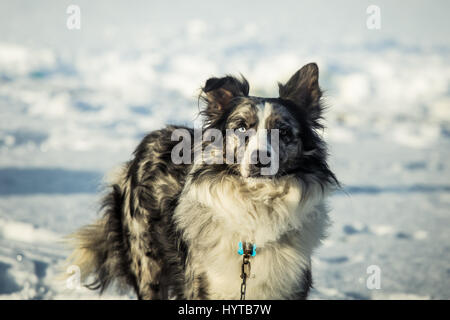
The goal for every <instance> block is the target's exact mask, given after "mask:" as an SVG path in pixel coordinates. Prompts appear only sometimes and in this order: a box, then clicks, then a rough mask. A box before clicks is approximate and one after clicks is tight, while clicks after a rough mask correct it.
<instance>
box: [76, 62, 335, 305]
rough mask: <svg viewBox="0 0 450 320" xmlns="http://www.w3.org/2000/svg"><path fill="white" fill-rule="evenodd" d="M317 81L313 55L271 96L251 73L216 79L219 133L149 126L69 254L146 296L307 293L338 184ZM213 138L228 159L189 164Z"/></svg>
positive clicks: (92, 273)
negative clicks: (253, 92) (259, 91)
mask: <svg viewBox="0 0 450 320" xmlns="http://www.w3.org/2000/svg"><path fill="white" fill-rule="evenodd" d="M318 80H319V70H318V67H317V65H316V64H315V63H310V64H307V65H305V66H303V67H302V68H301V69H300V70H298V71H297V72H296V73H295V74H294V75H293V76H292V77H291V78H290V79H289V80H288V81H287V83H285V84H281V83H279V84H278V86H279V97H277V98H263V97H254V96H250V95H249V84H248V82H247V80H246V79H245V78H244V77H243V76H242V75H241V78H237V77H233V76H225V77H222V78H210V79H208V80H207V81H206V83H205V85H204V86H203V87H202V90H201V94H200V98H201V101H202V102H203V103H204V105H205V106H204V108H203V110H201V112H200V113H201V115H202V117H203V120H204V121H203V127H202V128H201V129H200V133H203V134H205V133H207V132H213V134H212V136H215V138H214V139H212V138H210V139H208V138H206V139H202V140H201V142H200V143H195V142H194V143H192V140H191V141H189V140H190V139H194V138H195V136H196V131H195V130H194V129H193V128H188V127H183V126H167V127H165V128H163V129H161V130H157V131H153V132H151V133H150V134H148V135H147V136H146V137H145V138H144V139H143V140H142V142H141V143H140V144H139V145H138V147H137V149H136V150H135V152H134V154H133V158H132V160H130V161H129V162H127V163H125V164H124V165H123V166H122V167H121V168H120V170H119V171H118V173H117V174H116V175H115V176H114V178H113V179H112V181H111V184H110V186H109V187H110V190H109V192H108V193H107V195H106V196H105V198H104V200H103V206H102V209H101V213H102V217H101V218H100V219H99V220H98V221H96V222H95V223H93V224H92V225H88V226H85V227H83V228H81V229H80V230H79V231H77V232H76V233H75V234H74V235H73V239H74V240H75V249H74V252H73V254H72V255H71V258H70V261H71V263H72V264H75V265H77V266H79V267H80V269H81V276H82V279H83V281H87V280H91V281H90V282H89V283H87V284H86V286H87V287H88V288H91V289H99V290H100V292H103V291H104V290H105V289H106V288H107V287H109V286H110V285H111V284H113V283H114V284H118V285H119V286H120V287H124V288H132V289H134V291H135V292H136V295H137V297H138V298H139V299H243V298H246V299H306V298H307V296H308V293H309V290H310V288H311V286H312V276H311V255H312V253H313V250H314V249H315V248H316V247H317V246H318V245H319V244H320V242H321V240H322V239H323V238H324V237H325V234H326V229H327V226H328V225H329V218H328V211H329V210H328V209H327V205H326V198H327V197H328V196H329V195H330V194H331V193H332V192H333V191H334V190H336V188H337V187H339V182H338V180H337V178H336V176H335V175H334V173H333V172H332V171H331V170H330V168H329V166H328V164H327V148H326V144H325V142H324V141H323V139H322V137H321V134H320V132H321V130H322V129H323V128H324V127H323V124H322V119H323V118H322V114H323V110H324V106H323V103H322V91H321V89H320V87H319V81H318ZM250 131H253V134H252V135H250V134H247V133H248V132H250ZM228 132H231V133H228ZM270 132H276V133H277V134H276V138H277V139H276V140H277V141H275V142H274V141H272V139H270V134H269V133H270ZM218 133H221V134H222V138H220V139H219V138H217V136H216V134H218ZM242 135H243V136H245V137H244V139H241V138H242V137H241V136H242ZM181 136H183V137H184V138H185V139H184V140H186V141H187V143H186V145H187V149H186V148H185V149H183V150H181V149H182V148H181V145H180V143H181V142H180V139H179V138H180V137H181ZM174 137H175V138H174ZM194 140H195V139H194ZM219 140H221V142H222V143H221V144H220V143H216V142H219ZM186 141H185V142H186ZM237 141H240V142H242V143H241V144H239V143H237ZM207 147H210V151H211V150H212V151H213V152H212V153H211V154H214V155H215V157H214V158H215V160H219V161H216V162H211V161H209V163H207V162H208V161H205V158H206V159H207V160H208V158H209V160H211V157H208V156H204V157H203V158H202V157H200V160H198V159H197V160H195V159H194V161H191V163H186V162H188V161H184V162H183V161H179V160H180V159H179V158H181V159H187V160H189V159H192V156H193V155H194V154H195V153H196V151H198V150H199V149H202V150H203V149H205V148H207ZM180 150H181V151H180ZM216 151H224V152H222V154H220V153H221V152H216ZM225 151H226V152H225ZM262 151H264V152H262ZM239 152H240V161H236V158H237V153H239ZM207 154H208V153H207ZM217 154H219V156H217ZM262 154H265V155H266V157H265V159H263V158H264V157H262V156H261V155H262ZM174 156H175V157H174ZM176 156H178V158H177V157H176ZM175 158H177V159H175ZM194 158H195V157H194ZM174 159H175V160H176V161H174ZM230 159H232V160H234V161H229V160H230ZM213 160H214V159H213ZM220 160H222V161H220ZM263 160H265V161H263ZM264 162H265V163H264ZM275 162H276V165H274V166H273V167H274V168H275V169H274V170H272V169H273V168H270V167H271V166H272V164H273V163H275ZM264 169H266V172H265V173H264V174H263V173H262V172H263V170H264ZM249 250H250V251H249ZM238 251H239V253H238ZM244 251H245V252H244ZM250 267H251V268H250Z"/></svg>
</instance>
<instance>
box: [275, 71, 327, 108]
mask: <svg viewBox="0 0 450 320" xmlns="http://www.w3.org/2000/svg"><path fill="white" fill-rule="evenodd" d="M278 87H279V94H280V98H281V99H285V100H289V101H292V102H294V103H295V104H296V105H299V106H305V107H309V108H312V107H318V106H319V100H320V97H321V96H322V91H321V90H320V87H319V68H318V67H317V64H315V63H309V64H307V65H305V66H303V67H302V68H301V69H300V70H298V71H297V72H296V73H295V74H294V75H293V76H292V77H291V78H290V79H289V81H288V82H287V83H286V84H284V85H283V84H281V83H278ZM310 110H311V109H310Z"/></svg>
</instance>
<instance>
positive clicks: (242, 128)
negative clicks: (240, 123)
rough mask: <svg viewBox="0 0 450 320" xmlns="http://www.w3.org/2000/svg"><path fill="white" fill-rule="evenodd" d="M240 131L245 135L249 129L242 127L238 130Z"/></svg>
mask: <svg viewBox="0 0 450 320" xmlns="http://www.w3.org/2000/svg"><path fill="white" fill-rule="evenodd" d="M238 131H239V132H241V133H244V132H246V131H247V128H246V127H240V128H239V129H238Z"/></svg>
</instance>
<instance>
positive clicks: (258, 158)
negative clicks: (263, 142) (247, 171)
mask: <svg viewBox="0 0 450 320" xmlns="http://www.w3.org/2000/svg"><path fill="white" fill-rule="evenodd" d="M251 159H252V164H253V165H254V166H255V167H256V168H265V167H270V161H271V153H270V151H269V150H267V151H262V150H255V151H253V152H252V155H251Z"/></svg>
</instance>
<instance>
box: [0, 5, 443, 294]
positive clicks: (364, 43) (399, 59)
mask: <svg viewBox="0 0 450 320" xmlns="http://www.w3.org/2000/svg"><path fill="white" fill-rule="evenodd" d="M378 2H379V3H380V7H381V15H382V28H381V30H377V31H372V30H367V29H366V24H365V19H366V10H365V9H366V6H365V4H362V3H361V2H360V1H353V0H349V1H344V2H341V4H340V5H337V4H330V3H325V2H322V1H317V2H310V3H303V2H301V3H300V2H297V1H295V2H293V1H292V2H287V3H286V4H285V5H284V6H283V7H280V5H279V4H275V3H271V2H264V1H263V2H258V4H257V5H255V4H249V3H238V2H233V1H229V2H227V4H226V5H224V4H222V3H216V4H212V3H207V2H200V1H194V2H190V3H189V5H187V4H186V3H185V2H175V3H172V6H170V5H168V4H162V3H161V4H158V5H150V4H148V3H147V2H144V1H136V3H135V5H134V6H133V7H131V6H129V5H128V3H127V2H125V1H118V2H115V3H114V4H112V3H110V2H103V1H96V2H95V3H92V2H88V1H78V5H79V6H80V8H81V13H82V22H81V30H78V31H69V30H67V28H66V24H65V19H66V17H67V14H66V10H65V9H66V7H67V6H68V5H69V4H70V3H68V2H67V3H65V2H64V1H62V2H61V3H58V5H55V4H54V3H53V2H51V1H41V2H40V3H39V5H37V4H34V3H33V1H23V2H22V1H17V2H1V3H0V30H3V31H2V32H1V33H0V299H79V298H84V299H97V298H99V296H98V293H97V292H92V291H89V290H87V289H85V288H75V289H73V288H72V289H70V288H68V286H67V283H66V282H65V281H63V280H61V279H59V278H58V277H57V275H58V274H60V273H61V272H64V271H65V270H64V269H63V267H62V266H63V262H64V260H65V258H66V257H67V255H68V250H67V249H66V248H65V247H64V246H63V243H62V240H63V238H64V236H65V235H67V234H69V233H70V232H73V231H74V230H76V228H78V227H80V226H82V225H84V224H86V223H89V222H91V221H93V219H95V218H96V217H97V209H98V206H99V204H98V202H99V200H100V198H101V190H102V186H103V185H104V182H103V181H104V179H103V178H102V177H103V175H104V174H106V173H107V172H108V171H110V170H111V169H113V168H115V167H116V166H117V165H119V164H120V163H121V162H123V161H126V160H127V159H129V158H130V155H131V153H132V151H133V148H134V147H135V146H136V145H137V143H138V142H139V141H140V139H141V138H142V137H143V136H144V135H145V133H147V132H149V131H151V130H154V129H158V128H160V127H162V126H163V125H164V124H165V123H172V124H173V123H178V124H192V123H194V124H195V125H196V126H198V125H199V118H198V117H197V112H198V104H197V95H198V93H199V88H200V87H201V86H202V85H203V84H204V81H205V80H206V79H207V78H208V77H210V76H218V75H223V74H236V75H239V73H242V74H243V75H244V76H245V77H246V78H247V79H248V80H249V82H250V86H251V89H250V90H251V94H253V95H263V96H273V95H276V93H277V92H276V90H277V85H276V84H277V82H278V81H286V80H287V79H288V77H289V76H290V75H291V74H293V73H294V72H295V71H296V70H297V69H298V68H299V67H301V66H302V65H303V64H305V63H308V62H311V61H315V62H317V63H318V65H319V68H320V72H321V76H320V82H321V85H322V87H323V88H324V89H325V101H326V104H327V106H328V110H327V113H326V119H327V123H326V124H327V129H326V130H325V132H324V137H325V139H326V140H327V141H328V142H329V145H330V154H331V159H330V163H331V167H332V169H333V170H334V171H335V172H336V174H337V176H338V178H339V179H340V180H341V182H342V183H343V186H344V188H343V191H342V192H338V193H337V194H335V195H334V196H333V197H332V198H331V199H330V208H331V209H332V211H331V218H332V220H333V225H332V227H331V228H330V230H329V237H328V238H327V239H326V240H325V241H324V244H323V246H322V247H321V248H320V249H318V250H317V252H316V254H315V255H314V260H313V278H314V286H315V289H314V290H313V292H312V294H311V299H450V280H449V275H450V245H449V243H450V241H449V235H450V232H449V231H450V230H449V226H450V216H449V209H448V208H449V205H450V183H449V181H450V180H449V178H450V166H449V161H448V159H449V156H450V152H449V150H450V148H449V147H450V90H449V88H450V64H449V61H450V60H449V58H450V43H449V41H448V31H449V29H450V22H449V20H448V19H447V17H446V16H445V14H446V12H448V9H450V8H449V4H448V3H447V2H446V1H438V2H436V4H435V5H434V6H427V5H426V4H425V3H422V2H419V1H410V2H408V3H407V6H408V10H407V11H405V10H404V9H405V8H404V5H406V4H403V5H402V4H399V3H395V4H393V3H392V2H389V1H378ZM233 6H238V8H239V10H233V14H227V10H229V8H231V7H233ZM405 12H407V13H405ZM11 16H14V17H15V19H10V17H11ZM370 266H378V267H379V268H380V270H381V282H380V285H381V287H380V288H379V289H369V288H368V286H367V279H368V278H369V277H370V274H369V273H368V267H370ZM102 298H105V299H116V298H123V299H129V298H134V295H133V294H131V293H123V294H121V293H120V292H119V291H116V290H109V291H108V292H107V293H106V294H104V295H103V296H102Z"/></svg>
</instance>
